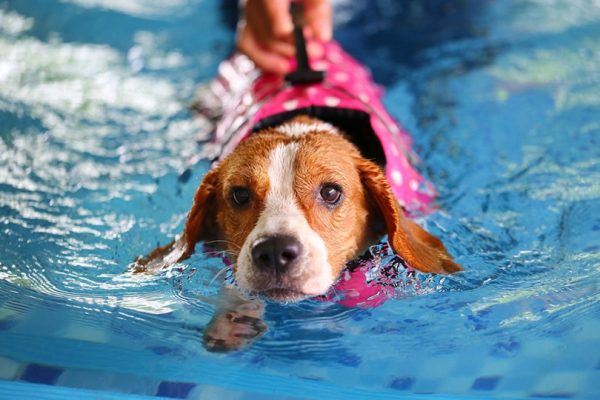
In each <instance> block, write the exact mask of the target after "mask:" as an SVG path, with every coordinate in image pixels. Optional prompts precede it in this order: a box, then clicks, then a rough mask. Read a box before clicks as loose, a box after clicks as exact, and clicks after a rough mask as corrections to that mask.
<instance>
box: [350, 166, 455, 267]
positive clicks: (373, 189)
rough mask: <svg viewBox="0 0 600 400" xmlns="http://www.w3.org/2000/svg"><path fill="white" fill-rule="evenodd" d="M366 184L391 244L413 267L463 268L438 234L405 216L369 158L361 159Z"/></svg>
mask: <svg viewBox="0 0 600 400" xmlns="http://www.w3.org/2000/svg"><path fill="white" fill-rule="evenodd" d="M358 170H359V173H360V176H361V180H362V183H363V186H364V187H365V188H366V189H367V191H368V193H369V194H370V197H371V200H372V202H373V203H375V204H376V205H377V208H378V211H379V213H380V214H381V216H382V218H383V219H384V220H385V225H386V227H387V232H388V240H389V242H390V245H391V246H392V248H393V249H394V251H395V252H396V254H398V255H399V256H400V257H402V258H403V259H404V260H405V261H406V262H407V263H408V264H409V265H410V266H411V267H413V268H415V269H418V270H419V271H423V272H432V273H436V274H447V273H451V272H456V271H460V270H462V268H461V267H460V265H458V264H457V263H455V262H454V261H452V257H451V256H450V255H449V254H448V251H447V250H446V248H445V247H444V244H443V243H442V241H441V240H439V239H438V238H437V237H435V236H433V235H432V234H430V233H429V232H427V231H425V230H424V229H423V228H421V227H420V226H419V225H417V224H416V223H415V222H413V221H411V220H409V219H408V218H406V217H405V216H404V211H403V210H402V208H401V207H400V205H399V204H398V201H397V200H396V197H395V196H394V194H393V192H392V189H391V187H390V185H389V183H388V181H387V179H386V178H385V175H384V174H383V171H382V170H381V168H380V167H379V166H378V165H376V164H375V163H373V162H372V161H369V160H366V159H360V160H359V161H358Z"/></svg>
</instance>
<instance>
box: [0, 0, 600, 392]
mask: <svg viewBox="0 0 600 400" xmlns="http://www.w3.org/2000/svg"><path fill="white" fill-rule="evenodd" d="M336 5H337V7H338V8H337V12H336V21H337V23H338V24H339V29H338V30H337V31H336V35H338V37H339V39H340V40H341V41H342V43H343V44H344V45H345V46H346V47H347V48H348V49H349V50H350V51H351V52H353V54H354V55H356V57H357V58H359V59H361V60H363V61H364V62H365V63H367V64H368V65H369V67H370V68H372V70H373V72H374V75H375V77H376V79H378V80H379V81H380V82H383V83H384V84H385V85H386V87H387V90H388V92H387V96H386V98H385V101H386V104H387V106H388V107H389V109H390V111H391V113H392V114H394V115H395V116H396V117H397V118H398V119H399V120H400V121H402V123H403V124H404V125H405V126H406V127H407V128H408V130H409V131H410V132H412V134H413V136H414V138H415V147H416V150H417V152H418V153H419V155H420V156H421V158H422V164H421V166H420V168H421V170H422V171H424V173H425V174H426V175H427V176H428V177H429V178H430V179H431V180H432V181H433V182H434V183H435V185H436V187H437V189H438V191H439V193H440V198H439V203H440V210H439V211H437V212H435V213H434V214H433V215H431V216H429V217H428V218H426V219H425V220H424V221H423V223H424V224H425V225H426V227H427V228H428V229H429V230H430V231H432V232H433V233H435V234H437V235H438V236H440V237H441V238H442V239H443V240H444V242H445V243H447V244H448V245H449V247H450V251H451V252H452V253H453V254H456V255H457V256H458V257H457V258H458V261H459V262H460V263H461V264H463V265H464V266H465V267H466V271H465V272H464V273H462V274H459V275H456V276H453V277H451V278H449V279H447V280H444V281H443V282H439V281H435V280H432V281H431V282H430V283H431V286H430V287H428V288H427V290H424V291H412V289H414V287H412V286H405V287H403V288H405V289H406V291H404V290H402V291H398V292H396V293H394V297H397V299H392V300H390V301H388V302H386V303H385V304H383V305H382V306H381V307H378V308H367V309H361V308H344V307H343V306H340V305H336V304H332V303H329V302H321V301H308V302H303V303H300V304H294V305H286V306H282V305H277V304H268V307H267V312H266V320H267V322H268V324H269V326H270V330H269V331H268V332H267V334H266V335H265V336H264V338H263V339H262V340H260V341H258V342H257V343H255V345H254V346H252V347H251V348H249V349H247V350H246V351H243V352H240V353H236V354H233V355H229V356H221V355H219V356H215V355H212V354H207V353H206V352H205V351H204V350H203V349H202V347H201V345H200V339H199V338H200V335H201V331H202V328H203V327H204V326H205V324H206V323H207V322H208V321H209V320H210V318H211V316H212V313H213V312H214V308H215V302H216V297H217V293H218V291H219V285H220V284H219V281H220V278H218V277H217V279H215V276H217V274H219V273H220V271H221V270H222V268H223V267H224V265H223V263H222V262H221V261H220V259H219V258H210V257H207V256H205V255H203V254H195V255H194V256H193V257H192V258H191V259H190V260H189V261H186V263H185V264H183V265H180V266H177V267H176V268H174V269H173V270H171V271H165V272H164V273H161V274H159V275H157V276H132V275H130V274H127V273H126V270H127V266H128V264H129V263H130V262H131V261H132V260H133V258H134V257H135V256H137V255H139V254H142V253H145V252H146V251H147V250H148V249H151V248H153V247H154V246H156V244H157V243H165V242H166V241H167V240H168V238H170V237H172V236H173V235H174V234H176V233H177V232H179V231H180V229H181V225H182V223H183V220H184V218H185V214H186V212H187V210H188V209H189V204H190V201H191V198H192V196H193V192H194V190H195V188H196V186H197V184H198V182H199V180H200V178H201V176H202V174H203V173H204V172H205V171H206V169H207V167H208V165H207V164H206V163H203V162H201V163H199V164H198V165H194V166H193V167H192V168H191V172H192V174H191V178H190V179H189V180H186V181H184V180H179V179H178V175H179V174H180V172H181V171H183V170H184V169H185V168H187V167H189V165H188V160H190V159H192V158H193V156H194V155H196V154H197V152H198V147H197V146H196V144H195V143H196V142H195V141H196V139H197V138H198V137H202V136H203V135H206V134H207V133H208V130H209V129H210V127H209V126H208V123H207V122H206V121H202V120H198V119H193V118H192V117H191V115H190V114H189V112H188V111H187V107H186V106H187V103H188V101H189V99H191V98H192V94H193V91H194V89H195V87H196V86H197V85H198V84H199V83H200V82H202V81H205V80H206V79H209V78H210V77H211V76H212V75H213V74H214V72H215V69H216V66H217V63H218V62H219V60H221V59H223V58H224V57H226V56H227V54H228V53H229V50H230V48H231V40H232V38H231V31H230V27H227V26H225V25H226V24H224V23H223V21H227V20H231V15H230V14H232V13H235V6H233V7H232V6H231V5H230V4H229V3H227V2H226V3H225V5H224V4H221V3H219V2H200V1H184V0H171V1H168V2H154V1H145V0H136V1H130V2H119V1H111V0H72V1H58V0H56V1H44V2H33V1H22V2H8V3H0V54H2V56H1V57H0V240H1V243H2V244H1V245H0V335H6V336H2V337H3V338H4V340H10V346H2V347H1V350H0V355H2V356H4V357H8V358H13V359H17V360H20V361H35V362H38V363H42V364H50V365H59V366H71V365H73V361H72V360H73V359H75V358H76V359H80V358H81V356H80V355H78V356H76V355H73V350H72V349H73V347H72V346H71V342H62V340H63V339H68V340H77V341H78V342H77V343H79V344H81V343H84V344H86V345H89V346H91V347H89V349H88V350H81V351H83V352H84V353H85V355H86V357H84V358H85V360H86V361H85V363H84V364H78V365H79V367H80V368H87V369H92V370H94V369H98V370H105V371H119V372H121V373H131V374H135V373H137V372H136V371H139V369H140V364H142V365H144V370H145V373H146V374H147V375H148V376H153V377H159V378H160V379H171V380H176V381H182V382H197V383H210V384H212V385H216V386H221V385H224V386H227V387H230V385H238V386H236V387H237V389H238V390H242V391H246V390H254V391H259V392H260V393H264V388H263V389H261V388H257V387H255V386H254V384H253V383H252V382H253V379H254V378H258V377H260V379H255V380H258V381H260V380H262V381H265V380H266V381H268V382H281V381H280V380H281V379H284V378H285V379H287V381H286V382H288V383H289V386H287V387H288V392H286V393H288V394H289V395H294V396H299V397H301V396H306V390H305V389H303V388H304V387H305V386H304V385H309V383H306V382H311V383H310V385H313V386H311V387H312V390H314V391H315V392H314V393H315V396H317V394H316V393H321V394H323V393H326V392H327V390H333V389H331V388H334V389H335V390H334V391H338V392H339V393H342V392H343V390H344V389H343V388H358V389H356V390H359V389H360V390H363V389H364V390H368V391H374V392H381V393H388V391H391V392H390V393H393V394H394V393H396V394H397V393H398V392H396V390H408V391H410V392H436V393H458V394H465V393H470V394H473V393H475V394H481V393H480V392H477V391H476V390H477V389H474V387H477V385H476V384H474V383H473V382H474V381H476V380H477V379H478V377H481V376H484V377H496V378H498V379H497V382H496V384H495V385H496V386H495V390H496V393H495V394H498V393H501V394H504V395H507V396H512V395H515V396H525V395H529V394H534V395H535V394H538V395H549V394H553V393H554V394H556V393H563V394H565V393H566V394H572V395H574V396H575V395H582V396H585V395H590V394H592V393H595V392H593V388H592V386H591V384H590V385H589V386H586V385H588V383H587V382H591V378H590V377H591V376H592V375H591V374H592V372H591V371H593V369H594V368H596V369H597V366H596V365H600V364H597V363H598V362H600V354H598V349H599V348H600V347H599V343H598V337H597V334H596V333H595V332H597V330H598V329H600V327H599V323H598V315H599V311H600V307H599V301H600V298H599V295H598V293H599V292H600V290H599V289H600V288H599V282H600V279H599V278H600V268H599V265H600V262H599V258H600V247H599V246H598V243H597V237H598V232H599V230H600V219H598V218H599V217H598V216H599V215H600V201H599V198H600V183H599V182H600V176H599V175H600V168H599V161H600V153H599V150H598V149H600V143H598V142H599V140H600V134H599V133H600V122H598V118H597V115H599V111H600V110H599V107H600V95H599V93H600V90H599V89H600V88H599V82H600V81H599V77H600V69H599V68H598V65H600V41H598V39H597V38H598V37H599V35H600V4H598V3H597V2H594V1H583V0H581V1H579V0H577V1H569V2H561V1H550V2H548V1H541V0H540V1H534V0H527V1H526V0H511V1H505V2H490V1H466V0H464V1H463V0H456V1H451V2H441V1H436V0H427V1H416V0H415V1H406V2H389V1H374V2H366V1H360V2H348V1H337V2H336ZM3 332H4V333H3ZM12 334H14V335H13V336H11V335H12ZM92 344H94V345H95V346H98V347H93V346H92ZM60 346H63V347H64V348H63V347H60ZM49 348H51V349H55V348H61V349H62V350H63V351H59V352H57V351H52V352H50V351H49V350H48V349H49ZM69 354H71V356H69ZM119 354H121V355H119ZM109 355H111V356H109ZM125 355H127V357H125ZM70 357H71V358H70ZM111 357H113V358H112V359H110V358H111ZM115 357H116V358H118V360H119V361H118V363H116V362H114V359H115ZM159 361H160V362H159ZM182 364H183V365H184V366H185V368H181V366H182ZM382 365H383V366H385V367H386V368H385V370H382ZM223 371H226V372H223ZM565 371H566V372H565ZM563 373H565V374H567V375H564V376H563V375H561V374H563ZM227 374H230V375H231V374H233V375H235V376H239V378H240V379H239V382H237V383H235V384H233V383H231V382H230V381H228V380H227V378H226V375H227ZM568 374H570V375H568ZM518 376H526V377H527V379H525V380H524V381H526V382H521V381H519V379H517V377H518ZM548 376H549V377H550V378H548ZM565 376H568V377H570V378H568V379H567V378H565ZM519 385H520V386H519ZM261 390H262V391H261ZM349 393H350V392H349ZM353 393H354V392H353ZM356 393H358V392H356ZM356 393H354V394H355V395H356ZM361 393H363V398H364V393H368V392H361ZM350 394H351V393H350ZM350 394H349V396H350ZM382 395H383V394H382ZM357 396H358V395H357ZM358 398H360V396H358Z"/></svg>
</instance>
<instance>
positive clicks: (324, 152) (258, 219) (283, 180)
mask: <svg viewBox="0 0 600 400" xmlns="http://www.w3.org/2000/svg"><path fill="white" fill-rule="evenodd" d="M386 228H387V233H388V235H389V240H390V244H391V245H392V247H393V248H394V250H395V251H396V252H397V253H398V254H399V255H401V256H402V257H403V258H404V259H405V260H406V261H407V262H408V263H409V264H410V265H411V266H413V267H414V268H417V269H420V270H422V271H428V272H436V273H446V272H453V271H457V270H459V269H460V267H459V266H458V265H457V264H455V263H454V262H453V261H452V260H451V258H450V256H449V255H448V254H447V252H446V250H445V248H444V246H443V245H442V243H441V242H440V241H439V240H438V239H437V238H435V237H434V236H432V235H430V234H429V233H427V232H426V231H424V230H423V229H421V228H420V227H419V226H418V225H416V224H415V223H413V222H411V221H409V220H407V219H405V218H404V216H403V211H402V210H401V209H400V208H399V206H398V203H397V201H396V199H395V198H394V195H393V194H392V192H391V189H390V187H389V185H388V183H387V181H386V179H385V176H384V174H383V172H382V171H381V169H380V168H379V167H378V166H377V165H375V164H373V163H372V162H370V161H368V160H366V159H364V158H363V157H362V156H361V155H360V153H359V151H358V150H357V149H356V148H355V147H354V145H352V144H351V143H350V142H349V141H348V140H346V139H345V138H344V137H343V135H342V134H340V133H339V132H338V131H337V130H336V129H335V128H334V127H332V126H331V125H329V124H326V123H323V122H320V121H318V120H314V119H310V118H308V117H297V118H295V119H294V120H292V121H290V122H288V123H285V124H283V125H281V126H279V127H276V128H270V129H267V130H265V131H262V132H259V133H257V134H254V135H252V136H251V137H249V138H248V139H246V140H245V141H244V142H243V143H241V144H240V145H239V146H238V147H237V148H236V149H235V150H234V152H233V153H231V154H230V155H229V156H228V157H227V158H226V159H225V160H223V162H222V163H221V164H220V165H218V166H217V167H216V168H213V169H212V170H211V171H210V172H209V173H208V174H207V175H206V176H205V178H204V180H203V182H202V184H201V185H200V187H199V189H198V191H197V192H196V196H195V199H194V205H193V207H192V210H191V211H190V214H189V215H188V220H187V223H186V226H185V230H184V234H183V235H182V237H181V238H180V239H179V240H177V241H175V242H174V243H173V244H171V245H170V246H167V247H165V248H163V249H159V250H158V251H155V252H154V253H153V254H151V255H150V259H152V258H153V256H154V258H157V259H159V260H165V259H167V260H169V259H170V260H172V259H179V260H181V259H183V258H186V257H187V256H188V255H189V254H191V252H192V251H193V248H194V245H195V243H196V242H197V241H199V240H206V241H211V240H215V243H222V244H223V245H224V246H223V247H225V250H227V251H228V254H230V255H231V256H232V258H233V259H234V260H233V261H234V276H235V279H236V282H237V283H238V285H239V286H240V287H242V288H244V289H247V290H249V291H250V292H254V293H261V294H263V295H265V296H267V297H269V298H271V299H274V300H278V301H297V300H301V299H303V298H306V297H311V296H316V295H320V294H323V293H325V292H326V291H327V290H328V288H329V287H330V286H331V285H332V284H333V283H334V282H335V280H336V279H337V278H338V277H339V275H340V274H341V271H342V270H343V268H344V266H345V264H346V263H347V262H348V261H349V260H351V259H353V258H355V257H357V256H358V255H360V253H361V252H362V251H364V250H365V249H366V248H367V246H369V245H370V244H372V243H374V242H375V241H376V240H377V238H378V237H380V236H381V235H382V234H383V233H385V232H386Z"/></svg>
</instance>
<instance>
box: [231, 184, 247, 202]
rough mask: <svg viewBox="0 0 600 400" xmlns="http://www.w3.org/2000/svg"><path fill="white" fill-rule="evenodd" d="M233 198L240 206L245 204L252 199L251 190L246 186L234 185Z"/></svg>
mask: <svg viewBox="0 0 600 400" xmlns="http://www.w3.org/2000/svg"><path fill="white" fill-rule="evenodd" d="M231 198H232V199H233V202H234V203H235V204H237V205H238V206H243V205H245V204H246V203H248V201H250V191H249V190H248V189H246V188H244V187H234V188H233V189H231Z"/></svg>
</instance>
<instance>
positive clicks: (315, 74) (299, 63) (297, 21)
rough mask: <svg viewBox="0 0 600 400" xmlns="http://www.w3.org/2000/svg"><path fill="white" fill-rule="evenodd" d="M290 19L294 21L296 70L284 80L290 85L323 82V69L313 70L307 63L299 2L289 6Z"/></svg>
mask: <svg viewBox="0 0 600 400" xmlns="http://www.w3.org/2000/svg"><path fill="white" fill-rule="evenodd" d="M290 13H291V14H292V21H293V22H294V44H295V46H296V70H295V71H292V72H290V73H289V74H287V75H286V76H285V80H286V81H288V82H289V83H291V84H292V85H306V84H309V83H317V82H323V79H325V71H315V70H313V69H311V68H310V65H309V64H308V53H307V52H306V40H305V39H304V31H303V30H302V28H303V26H304V9H303V7H302V4H300V3H292V4H291V6H290Z"/></svg>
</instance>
